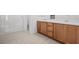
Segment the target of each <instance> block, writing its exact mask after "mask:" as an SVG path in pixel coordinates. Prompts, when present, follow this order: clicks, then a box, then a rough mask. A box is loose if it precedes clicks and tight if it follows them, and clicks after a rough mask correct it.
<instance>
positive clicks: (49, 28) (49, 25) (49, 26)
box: [47, 23, 54, 38]
mask: <svg viewBox="0 0 79 59" xmlns="http://www.w3.org/2000/svg"><path fill="white" fill-rule="evenodd" d="M53 34H54V24H53V23H47V35H48V36H49V37H51V38H53Z"/></svg>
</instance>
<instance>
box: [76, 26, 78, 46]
mask: <svg viewBox="0 0 79 59" xmlns="http://www.w3.org/2000/svg"><path fill="white" fill-rule="evenodd" d="M76 29H77V30H76V39H77V40H76V43H78V44H79V27H76Z"/></svg>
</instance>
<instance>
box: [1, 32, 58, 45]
mask: <svg viewBox="0 0 79 59" xmlns="http://www.w3.org/2000/svg"><path fill="white" fill-rule="evenodd" d="M0 44H59V42H57V41H55V40H52V39H50V38H48V37H46V36H44V35H41V34H39V33H35V34H31V33H29V32H15V33H10V34H4V35H0Z"/></svg>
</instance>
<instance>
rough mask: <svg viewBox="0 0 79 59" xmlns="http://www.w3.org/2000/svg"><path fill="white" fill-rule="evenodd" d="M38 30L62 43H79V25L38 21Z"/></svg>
mask: <svg viewBox="0 0 79 59" xmlns="http://www.w3.org/2000/svg"><path fill="white" fill-rule="evenodd" d="M37 26H38V27H37V28H38V29H37V30H38V32H40V33H42V34H45V35H46V36H48V37H51V38H52V39H55V40H58V41H60V42H62V43H68V44H75V43H79V27H78V26H74V25H67V24H59V23H51V22H40V21H39V22H38V24H37Z"/></svg>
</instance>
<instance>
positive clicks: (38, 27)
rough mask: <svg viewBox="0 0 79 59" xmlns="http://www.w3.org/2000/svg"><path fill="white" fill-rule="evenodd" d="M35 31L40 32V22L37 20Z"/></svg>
mask: <svg viewBox="0 0 79 59" xmlns="http://www.w3.org/2000/svg"><path fill="white" fill-rule="evenodd" d="M37 32H39V33H40V32H41V22H39V21H37Z"/></svg>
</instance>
